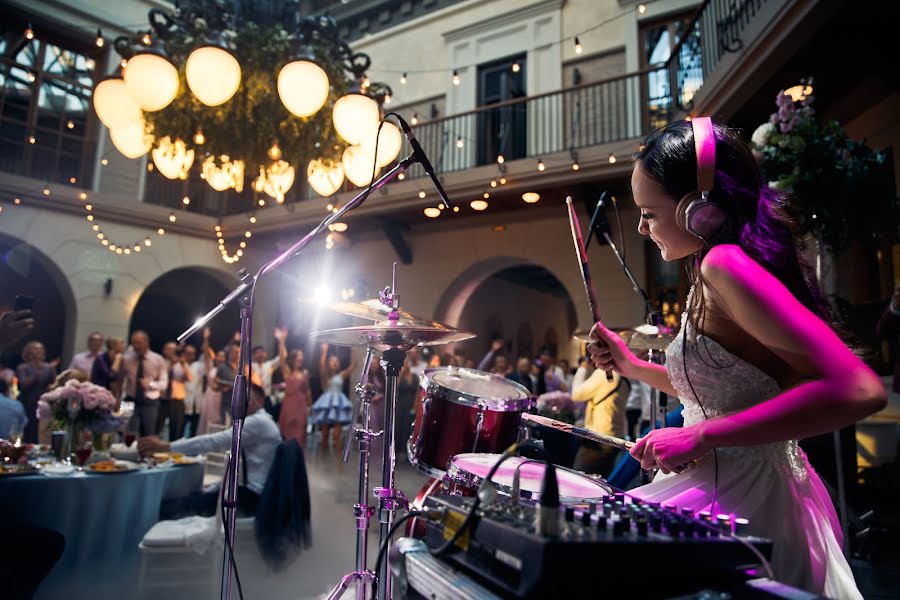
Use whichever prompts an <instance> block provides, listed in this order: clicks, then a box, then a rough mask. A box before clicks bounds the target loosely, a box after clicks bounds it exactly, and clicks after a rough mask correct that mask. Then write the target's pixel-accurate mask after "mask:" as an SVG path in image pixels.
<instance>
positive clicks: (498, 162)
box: [497, 154, 506, 165]
mask: <svg viewBox="0 0 900 600" xmlns="http://www.w3.org/2000/svg"><path fill="white" fill-rule="evenodd" d="M505 162H506V159H505V158H503V155H502V154H498V155H497V164H498V165H502V164H503V163H505Z"/></svg>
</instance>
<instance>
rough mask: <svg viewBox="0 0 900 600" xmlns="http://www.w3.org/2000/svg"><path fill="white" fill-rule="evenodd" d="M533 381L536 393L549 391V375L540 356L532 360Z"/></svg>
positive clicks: (537, 394) (538, 394)
mask: <svg viewBox="0 0 900 600" xmlns="http://www.w3.org/2000/svg"><path fill="white" fill-rule="evenodd" d="M531 381H532V383H533V385H534V388H533V389H534V394H535V395H536V396H540V395H541V394H546V393H547V391H548V390H547V377H546V370H545V369H544V363H542V362H541V359H540V358H535V359H534V360H533V361H531Z"/></svg>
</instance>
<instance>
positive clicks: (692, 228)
mask: <svg viewBox="0 0 900 600" xmlns="http://www.w3.org/2000/svg"><path fill="white" fill-rule="evenodd" d="M691 127H692V128H693V130H694V150H695V152H696V154H697V190H696V191H694V192H690V193H688V194H685V196H684V198H682V199H681V200H680V201H679V202H678V207H677V208H676V209H675V221H676V222H677V223H678V226H679V227H681V228H682V229H684V230H685V231H687V232H688V233H690V234H691V235H693V236H695V237H698V238H700V239H701V240H703V241H704V242H707V241H709V239H710V238H711V237H712V236H714V235H715V234H716V232H717V231H719V229H720V228H721V227H722V224H723V223H725V213H724V212H723V211H722V209H721V208H720V207H719V206H717V205H716V204H714V203H713V202H710V201H709V194H710V192H712V189H713V185H714V182H715V175H716V134H715V131H714V130H713V124H712V120H711V119H710V118H709V117H694V118H693V119H692V120H691Z"/></svg>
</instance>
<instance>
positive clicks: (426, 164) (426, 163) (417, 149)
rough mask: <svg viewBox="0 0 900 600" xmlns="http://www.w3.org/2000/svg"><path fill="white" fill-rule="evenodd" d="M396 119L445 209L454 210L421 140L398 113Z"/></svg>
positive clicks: (395, 114)
mask: <svg viewBox="0 0 900 600" xmlns="http://www.w3.org/2000/svg"><path fill="white" fill-rule="evenodd" d="M392 114H393V115H394V116H395V117H397V122H398V123H400V129H402V130H403V135H404V136H406V141H407V142H409V145H410V147H412V151H413V156H414V157H415V159H416V162H418V163H419V164H420V165H422V168H423V169H424V170H425V172H426V173H427V174H428V176H429V177H431V183H433V184H434V188H435V189H436V190H437V193H438V196H440V197H441V202H443V203H444V207H445V208H452V206H453V205H452V204H450V198H448V197H447V192H445V191H444V186H442V185H441V182H440V181H438V178H437V176H436V175H435V174H434V167H432V166H431V161H430V160H428V155H427V154H425V151H424V150H423V149H422V146H420V145H419V140H417V139H416V136H415V135H413V132H412V129H410V127H409V123H407V122H406V120H405V119H404V118H403V117H401V116H400V115H398V114H397V113H392Z"/></svg>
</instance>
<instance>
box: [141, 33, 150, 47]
mask: <svg viewBox="0 0 900 600" xmlns="http://www.w3.org/2000/svg"><path fill="white" fill-rule="evenodd" d="M152 41H153V40H152V39H150V34H149V33H145V34H144V35H142V36H141V42H142V43H143V44H144V45H145V46H149V45H150V43H151V42H152Z"/></svg>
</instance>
